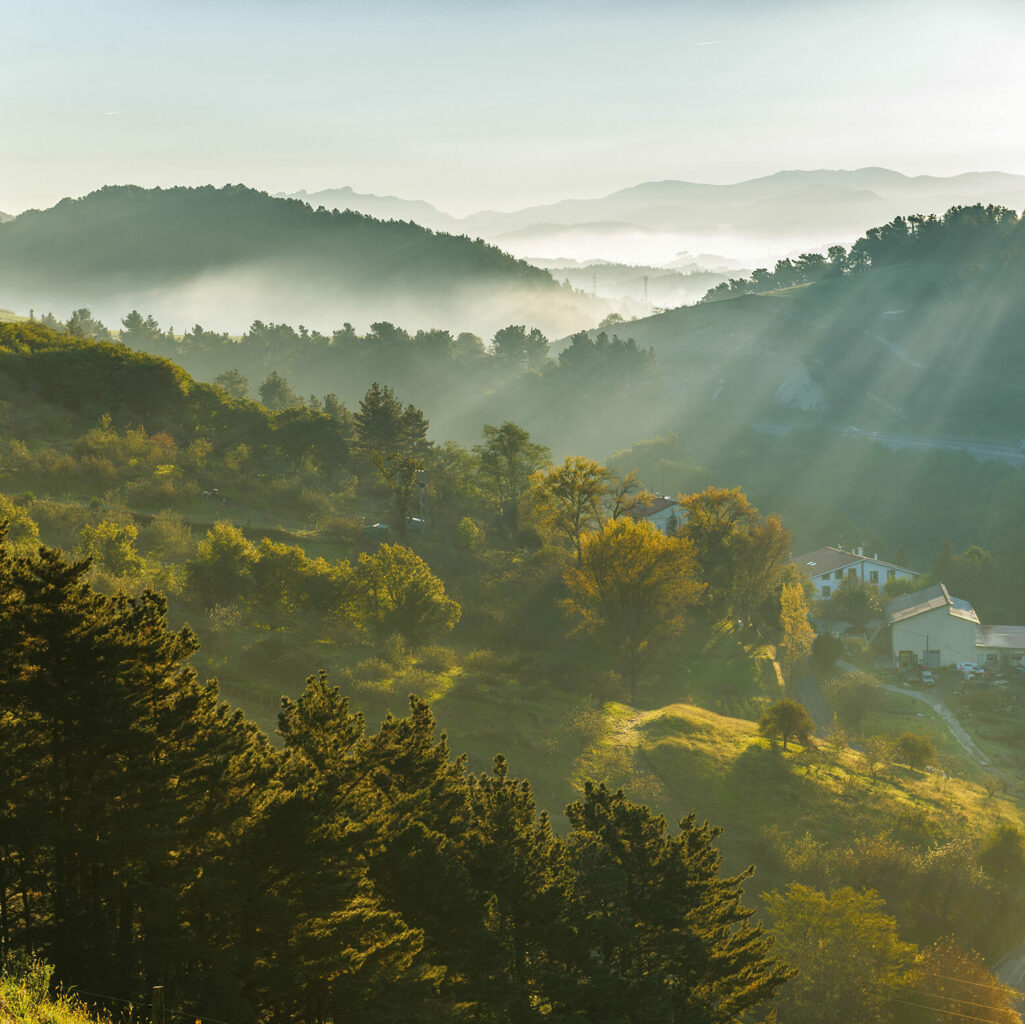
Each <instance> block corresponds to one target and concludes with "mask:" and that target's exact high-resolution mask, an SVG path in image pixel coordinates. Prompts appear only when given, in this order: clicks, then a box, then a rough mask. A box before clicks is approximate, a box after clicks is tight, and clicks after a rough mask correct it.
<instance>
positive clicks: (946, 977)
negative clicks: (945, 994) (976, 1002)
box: [928, 971, 1014, 992]
mask: <svg viewBox="0 0 1025 1024" xmlns="http://www.w3.org/2000/svg"><path fill="white" fill-rule="evenodd" d="M928 976H929V977H930V978H942V979H943V980H944V981H956V982H957V983H958V984H959V985H974V986H975V987H976V988H991V989H993V991H994V992H1006V991H1007V990H1008V989H1009V988H1010V989H1013V988H1014V986H1013V985H1003V984H1001V985H987V984H986V983H985V982H982V981H968V980H967V978H952V977H951V976H950V975H949V974H937V973H936V972H935V971H930V972H929V975H928Z"/></svg>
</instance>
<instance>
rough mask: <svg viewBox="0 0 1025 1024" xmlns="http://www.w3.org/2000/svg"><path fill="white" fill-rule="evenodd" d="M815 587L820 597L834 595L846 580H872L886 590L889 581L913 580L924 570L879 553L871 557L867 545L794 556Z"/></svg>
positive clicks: (866, 581) (832, 548)
mask: <svg viewBox="0 0 1025 1024" xmlns="http://www.w3.org/2000/svg"><path fill="white" fill-rule="evenodd" d="M791 564H793V565H796V566H797V567H798V569H800V570H801V571H802V572H803V573H805V575H807V576H808V578H809V579H810V580H811V582H812V583H813V584H814V586H815V590H816V592H817V594H818V596H819V597H822V598H827V597H831V596H832V595H833V594H834V593H835V592H836V588H837V587H838V586H840V584H841V583H842V582H843V581H844V580H846V579H852V580H858V581H860V582H862V583H871V584H873V585H874V586H876V587H879V588H880V589H882V588H883V587H884V586H885V585H886V583H887V581H888V580H893V579H898V580H912V579H914V578H915V577H916V576H920V575H921V573H918V572H915V570H914V569H905V568H904V567H903V566H900V565H894V564H893V563H892V562H884V561H883V560H882V559H880V557H879V556H878V555H872V556H871V557H869V556H868V555H866V554H865V549H864V548H858V549H857V551H844V549H843V548H834V547H828V548H819V549H818V550H817V551H809V552H808V553H807V554H806V555H798V556H797V557H796V558H793V559H791Z"/></svg>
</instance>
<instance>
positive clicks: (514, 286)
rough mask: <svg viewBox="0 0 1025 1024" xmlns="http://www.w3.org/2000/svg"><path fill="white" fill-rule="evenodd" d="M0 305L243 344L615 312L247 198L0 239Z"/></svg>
mask: <svg viewBox="0 0 1025 1024" xmlns="http://www.w3.org/2000/svg"><path fill="white" fill-rule="evenodd" d="M0 305H7V306H10V307H11V308H13V309H19V310H22V311H27V310H28V309H29V308H30V307H34V308H35V309H37V310H50V309H53V310H56V311H58V312H62V313H64V314H65V315H66V314H67V312H69V311H70V310H71V309H73V308H78V307H82V306H86V307H89V308H90V309H92V311H93V313H94V314H96V315H99V316H100V317H101V318H103V319H106V320H107V322H108V323H111V324H112V325H114V326H116V324H117V320H118V318H120V317H121V316H123V315H124V314H125V313H127V312H128V311H129V310H131V309H139V310H140V311H142V312H145V313H153V314H154V315H156V316H157V317H158V319H161V320H162V321H163V322H164V323H165V324H167V323H168V322H170V323H177V324H178V325H179V326H182V325H183V323H185V322H187V324H188V325H191V324H193V323H197V322H201V323H202V324H203V326H204V327H207V328H213V329H218V330H235V331H241V330H243V329H244V328H245V327H247V326H248V324H249V323H250V322H251V321H252V320H253V319H255V318H260V319H263V320H272V321H288V322H290V323H294V324H295V323H300V322H301V323H305V324H307V325H308V326H311V327H318V328H320V329H322V330H330V329H332V328H335V327H340V326H341V325H342V324H343V323H344V322H345V321H351V322H352V323H354V324H357V325H364V326H368V325H369V324H370V323H371V322H374V321H378V320H389V321H392V322H395V323H398V324H400V325H402V326H406V327H409V328H411V329H414V330H415V329H416V328H420V327H434V326H438V327H446V328H450V329H452V330H454V331H458V330H471V331H475V332H477V333H482V334H488V333H489V332H493V331H494V330H496V329H497V328H498V327H501V326H505V325H507V324H509V323H527V324H532V325H536V326H538V327H541V328H542V330H545V331H547V332H550V333H555V334H558V333H567V332H569V331H572V330H576V329H579V328H580V327H586V326H591V325H593V324H595V323H597V322H598V320H600V319H601V318H602V316H603V315H604V314H605V313H607V312H608V307H607V306H605V305H604V304H602V303H600V302H598V301H596V300H593V299H592V298H590V297H588V296H585V295H581V294H579V293H576V292H573V291H572V290H571V289H569V288H567V287H565V286H563V285H560V284H558V283H557V282H556V281H555V280H554V279H553V278H552V276H551V275H550V274H549V273H548V272H547V271H545V270H541V269H539V268H537V267H533V266H531V265H529V264H527V263H524V262H522V261H519V260H516V259H514V258H513V257H511V256H509V255H507V254H506V253H505V252H502V251H500V250H499V249H497V248H496V247H494V246H492V245H488V244H485V243H483V242H481V241H472V240H470V239H468V238H464V237H457V236H452V235H446V234H441V233H435V232H434V231H431V230H428V229H426V228H424V227H421V226H419V225H416V224H410V223H401V222H396V221H394V220H391V221H382V220H378V219H374V218H372V217H369V216H365V215H363V214H361V213H356V212H341V213H340V212H334V211H328V210H319V211H315V210H313V209H311V208H310V206H308V205H306V204H305V203H301V202H296V201H294V200H286V199H279V198H273V197H271V196H269V195H267V194H266V193H263V192H257V191H255V190H253V189H249V188H244V187H242V186H228V187H225V188H213V187H212V186H207V187H203V188H170V189H143V188H138V187H135V186H109V187H107V188H103V189H100V190H99V191H97V192H93V193H91V194H90V195H88V196H85V197H84V198H82V199H65V200H62V201H61V202H60V203H58V204H57V205H56V206H54V207H53V208H51V209H49V210H43V211H39V210H30V211H27V212H25V213H23V214H21V215H20V216H18V217H15V218H14V219H13V220H11V221H9V222H8V223H6V224H3V225H0Z"/></svg>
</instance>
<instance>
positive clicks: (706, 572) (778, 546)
mask: <svg viewBox="0 0 1025 1024" xmlns="http://www.w3.org/2000/svg"><path fill="white" fill-rule="evenodd" d="M680 504H681V505H682V506H683V508H684V511H685V512H686V518H685V522H684V523H683V525H682V527H681V532H682V534H683V535H684V536H685V537H687V538H688V539H689V540H690V541H691V542H692V543H693V544H694V555H695V558H696V559H697V564H698V572H699V576H700V578H701V580H702V582H704V583H705V584H706V589H705V594H704V598H703V600H702V604H703V605H704V607H705V609H706V611H707V613H708V615H709V616H710V618H712V619H722V618H728V619H740V620H741V621H742V622H745V623H750V622H751V621H752V620H753V619H754V617H755V612H756V609H757V608H758V606H759V605H760V604H761V603H762V602H764V601H765V599H766V597H767V596H769V595H771V594H772V593H773V592H774V591H775V589H776V587H777V585H778V583H779V581H780V579H781V578H782V574H783V570H784V568H785V566H786V564H787V560H788V559H789V557H790V532H789V531H788V530H786V529H785V528H784V526H783V524H782V522H781V521H780V519H779V517H778V516H769V517H768V518H763V517H762V516H760V515H759V514H758V509H757V508H755V507H754V505H752V504H751V503H750V502H749V501H748V500H747V498H746V497H745V495H744V494H743V492H742V491H741V490H740V488H739V487H735V488H733V489H732V490H730V489H727V488H723V487H708V488H706V489H705V490H704V491H702V492H701V493H700V494H691V495H687V496H681V497H680Z"/></svg>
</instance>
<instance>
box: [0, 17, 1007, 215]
mask: <svg viewBox="0 0 1025 1024" xmlns="http://www.w3.org/2000/svg"><path fill="white" fill-rule="evenodd" d="M0 32H2V36H3V40H4V47H3V60H2V62H0V147H2V149H0V210H6V211H7V212H17V211H19V210H21V209H24V208H26V207H29V206H49V205H51V204H52V203H53V202H54V201H56V200H57V199H59V198H60V197H62V196H65V195H81V194H83V193H85V192H88V191H90V190H92V189H94V188H97V187H99V186H100V185H103V184H108V183H124V182H134V183H137V184H142V185H169V184H202V183H207V182H212V183H214V184H223V183H225V182H229V181H231V182H244V183H246V184H250V185H253V186H256V187H259V188H265V189H268V190H270V191H289V192H290V191H295V190H297V189H300V188H305V189H308V190H310V191H313V190H316V189H321V188H328V187H337V186H341V185H351V186H353V187H354V188H355V189H357V190H358V191H362V192H377V193H392V194H397V195H402V196H406V197H409V198H423V199H427V200H429V201H431V202H433V203H435V204H436V205H438V206H440V207H441V208H443V209H446V210H448V211H450V212H454V213H457V214H463V213H468V212H470V211H472V210H475V209H479V208H483V207H492V208H497V209H511V208H514V207H517V206H522V205H526V204H528V203H534V202H546V201H549V200H554V199H560V198H564V197H566V196H581V197H583V196H593V195H601V194H604V193H606V192H610V191H613V190H614V189H616V188H620V187H623V186H627V185H632V184H636V183H638V182H641V181H646V180H653V179H664V178H681V179H689V180H702V181H719V182H725V181H736V180H741V179H743V178H749V177H754V176H757V175H760V174H766V173H771V172H773V171H776V170H779V169H781V168H816V167H847V168H851V167H861V166H866V165H883V166H888V167H892V168H894V169H896V170H901V171H904V172H906V173H933V174H954V173H958V172H960V171H965V170H1005V171H1012V172H1016V173H1025V135H1023V134H1022V132H1021V114H1022V110H1023V109H1025V75H1023V74H1022V71H1021V66H1022V65H1021V59H1022V58H1021V54H1022V52H1023V50H1025V3H1022V2H1020V0H1014V2H997V0H974V2H971V3H969V2H960V0H959V2H948V3H943V2H942V0H929V2H925V3H917V2H902V0H887V2H884V3H877V2H875V0H849V2H840V0H832V2H830V0H817V2H803V0H776V2H772V0H759V2H755V0H707V2H705V0H669V2H664V0H649V2H645V0H637V2H623V0H620V2H612V0H588V2H583V0H580V2H573V0H537V2H530V0H523V2H520V0H511V2H506V0H503V2H499V0H494V2H492V0H390V2H389V0H375V2H373V3H363V2H355V3H349V2H343V0H337V2H316V0H262V2H252V0H246V2H242V0H203V2H194V0H164V2H160V3H156V2H151V0H122V2H113V0H92V2H89V0H4V2H3V3H2V4H0Z"/></svg>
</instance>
